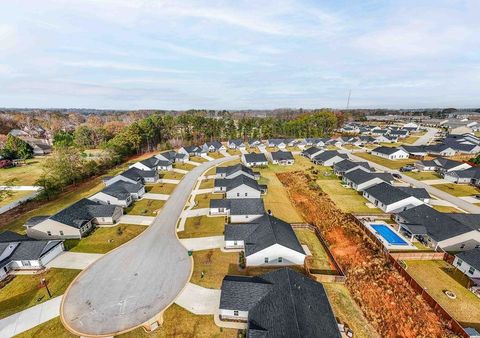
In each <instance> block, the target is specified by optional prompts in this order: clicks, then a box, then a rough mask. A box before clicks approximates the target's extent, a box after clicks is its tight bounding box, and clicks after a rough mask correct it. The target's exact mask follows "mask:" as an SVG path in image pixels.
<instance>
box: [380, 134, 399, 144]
mask: <svg viewBox="0 0 480 338" xmlns="http://www.w3.org/2000/svg"><path fill="white" fill-rule="evenodd" d="M375 141H376V143H395V142H398V137H396V136H393V135H388V134H383V135H380V136H377V137H376V138H375Z"/></svg>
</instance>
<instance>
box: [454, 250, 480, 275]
mask: <svg viewBox="0 0 480 338" xmlns="http://www.w3.org/2000/svg"><path fill="white" fill-rule="evenodd" d="M455 256H457V257H458V258H460V259H461V260H462V261H464V262H466V263H467V264H468V265H470V266H473V267H474V268H475V269H477V270H480V248H477V249H472V250H468V251H463V252H460V253H458V254H456V255H455Z"/></svg>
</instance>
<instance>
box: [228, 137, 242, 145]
mask: <svg viewBox="0 0 480 338" xmlns="http://www.w3.org/2000/svg"><path fill="white" fill-rule="evenodd" d="M228 143H229V144H234V145H236V146H237V147H238V146H241V145H242V144H243V140H240V139H236V140H230V141H228Z"/></svg>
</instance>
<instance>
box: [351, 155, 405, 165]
mask: <svg viewBox="0 0 480 338" xmlns="http://www.w3.org/2000/svg"><path fill="white" fill-rule="evenodd" d="M355 155H356V156H358V157H361V158H363V159H365V160H367V161H372V162H375V163H377V164H380V165H383V166H384V167H387V168H390V169H400V168H401V167H403V166H405V165H407V164H411V163H412V162H413V160H412V159H405V160H395V161H392V160H389V159H386V158H383V157H379V156H375V155H372V154H368V153H355Z"/></svg>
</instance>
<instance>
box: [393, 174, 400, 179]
mask: <svg viewBox="0 0 480 338" xmlns="http://www.w3.org/2000/svg"><path fill="white" fill-rule="evenodd" d="M392 176H393V177H394V178H398V179H401V178H402V175H400V174H392Z"/></svg>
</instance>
